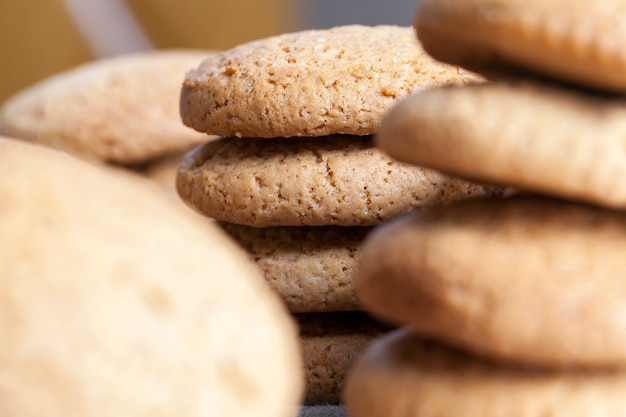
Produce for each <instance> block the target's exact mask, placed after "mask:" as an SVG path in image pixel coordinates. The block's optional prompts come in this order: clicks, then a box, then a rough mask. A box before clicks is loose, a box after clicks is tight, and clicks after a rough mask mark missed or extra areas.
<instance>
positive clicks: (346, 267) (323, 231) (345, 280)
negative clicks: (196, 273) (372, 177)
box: [219, 223, 371, 313]
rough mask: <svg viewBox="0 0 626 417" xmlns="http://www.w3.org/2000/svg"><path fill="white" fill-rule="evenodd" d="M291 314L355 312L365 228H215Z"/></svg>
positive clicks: (224, 225) (231, 225) (357, 302)
mask: <svg viewBox="0 0 626 417" xmlns="http://www.w3.org/2000/svg"><path fill="white" fill-rule="evenodd" d="M219 224H220V226H221V227H222V228H223V229H224V230H225V231H226V232H227V233H228V234H229V235H230V236H231V237H233V238H234V239H235V240H236V241H237V242H238V243H239V244H240V245H241V246H242V247H243V248H244V249H245V250H246V252H248V254H249V255H250V256H251V257H252V259H253V260H254V262H255V263H256V265H257V266H258V267H259V268H260V269H261V271H262V272H263V275H264V277H265V280H266V281H267V282H268V284H269V285H270V287H271V288H272V289H273V290H274V291H275V292H276V293H277V294H279V295H280V297H281V298H282V300H283V301H284V302H285V304H286V306H287V308H288V309H289V311H291V312H294V313H304V312H326V311H352V310H360V309H361V305H360V303H359V301H358V299H357V296H356V288H355V276H356V266H357V262H358V259H359V253H360V244H361V242H362V241H363V239H364V238H365V236H366V235H367V233H368V232H369V231H370V230H371V228H370V227H342V226H315V227H313V226H300V227H250V226H241V225H236V224H232V223H219Z"/></svg>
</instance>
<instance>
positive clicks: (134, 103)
mask: <svg viewBox="0 0 626 417" xmlns="http://www.w3.org/2000/svg"><path fill="white" fill-rule="evenodd" d="M212 54H213V52H212V51H187V50H163V51H153V52H143V53H137V54H131V55H122V56H119V57H115V58H109V59H102V60H99V61H93V62H89V63H87V64H83V65H81V66H78V67H76V68H74V69H71V70H68V71H65V72H62V73H59V74H57V75H55V76H52V77H50V78H48V79H45V80H43V81H41V82H39V83H38V84H35V85H33V86H32V87H30V88H28V89H26V90H24V91H22V92H20V93H18V94H17V95H15V96H14V97H12V98H10V99H9V100H8V101H6V102H5V103H4V104H3V106H2V108H1V109H0V134H3V135H5V136H9V137H15V138H18V139H24V140H28V141H31V142H36V143H40V144H43V145H47V146H50V147H53V148H58V149H62V150H65V151H68V152H70V153H74V154H77V155H80V156H81V157H85V158H89V159H92V160H98V161H105V162H115V163H119V164H140V163H143V162H146V161H148V160H150V159H153V158H155V157H159V156H161V155H163V154H167V153H171V152H176V151H184V150H187V149H189V148H190V147H191V146H193V145H194V144H200V143H203V142H205V141H206V140H208V139H207V135H203V134H200V133H198V132H195V131H194V130H193V129H190V128H188V127H186V126H184V125H183V124H182V122H181V120H180V114H179V105H178V104H179V98H180V89H181V85H182V82H183V79H184V77H185V72H186V71H187V70H189V69H191V68H194V67H196V66H197V65H198V64H199V63H200V62H201V61H202V60H203V59H204V58H206V57H208V56H211V55H212Z"/></svg>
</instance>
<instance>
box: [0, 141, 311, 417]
mask: <svg viewBox="0 0 626 417" xmlns="http://www.w3.org/2000/svg"><path fill="white" fill-rule="evenodd" d="M0 195H2V198H1V199H0V213H2V215H1V216H0V246H1V247H2V251H0V265H2V274H0V300H1V302H0V317H1V319H0V334H2V338H3V341H2V343H0V380H1V381H2V382H1V386H2V389H1V390H0V414H1V415H3V416H21V417H41V416H43V415H45V416H47V417H68V416H76V417H78V416H80V417H104V416H107V417H110V416H132V417H145V416H148V415H150V416H179V415H185V416H196V417H200V416H207V415H220V416H228V417H243V416H251V415H255V416H266V417H276V416H282V417H291V416H293V415H295V414H296V412H297V406H298V405H299V404H300V400H301V393H302V391H301V389H302V388H303V387H302V379H303V378H302V375H303V372H302V369H301V357H300V353H301V352H300V347H299V344H298V338H297V329H296V327H295V323H294V322H293V319H292V318H291V317H290V316H289V315H288V313H287V311H286V310H285V309H284V307H283V306H282V304H281V303H280V302H279V300H278V298H277V297H276V296H275V295H274V294H273V293H272V292H271V291H270V289H269V288H268V287H267V286H266V285H265V283H264V282H263V280H262V277H261V276H260V273H259V272H258V270H256V269H255V268H253V265H252V264H251V263H250V262H249V261H248V260H247V259H246V256H245V254H244V252H243V251H242V250H241V249H240V248H238V247H237V245H236V244H235V243H234V242H233V241H232V240H231V239H229V238H228V237H227V235H226V234H224V233H223V232H222V231H221V230H219V229H218V228H217V227H216V226H214V225H212V224H210V223H207V222H205V221H202V220H203V219H200V218H198V217H197V216H194V215H192V214H191V213H190V212H189V211H188V210H186V209H185V208H183V207H181V206H180V205H179V204H176V203H174V202H173V201H172V199H171V198H169V197H168V196H167V195H166V194H165V192H164V191H163V190H162V189H161V188H159V187H158V186H157V185H156V184H154V183H151V182H150V181H148V180H146V179H144V178H141V177H139V176H137V175H131V174H130V173H128V172H124V171H122V170H114V169H112V168H108V167H105V166H103V165H93V164H90V163H87V162H83V161H81V160H79V159H76V158H74V157H72V156H70V155H67V154H65V153H62V152H58V151H55V150H52V149H50V148H46V147H42V146H37V145H32V144H28V143H25V142H23V141H12V140H9V139H0Z"/></svg>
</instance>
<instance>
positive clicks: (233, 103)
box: [180, 25, 482, 138]
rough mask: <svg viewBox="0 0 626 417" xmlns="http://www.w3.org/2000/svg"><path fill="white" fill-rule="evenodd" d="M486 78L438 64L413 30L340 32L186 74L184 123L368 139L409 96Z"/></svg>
mask: <svg viewBox="0 0 626 417" xmlns="http://www.w3.org/2000/svg"><path fill="white" fill-rule="evenodd" d="M480 81H482V77H480V76H478V75H476V74H473V73H471V72H469V71H464V70H462V69H460V68H458V67H456V66H452V65H446V64H442V63H440V62H437V61H435V60H433V59H432V58H431V57H430V56H429V55H428V54H426V53H425V52H424V51H423V50H422V49H421V47H420V46H419V44H418V42H417V40H416V38H415V32H414V30H413V28H412V27H399V26H375V27H369V26H359V25H351V26H339V27H335V28H331V29H324V30H311V31H302V32H295V33H288V34H283V35H279V36H275V37H271V38H266V39H261V40H257V41H253V42H250V43H246V44H243V45H240V46H237V47H235V48H233V49H230V50H228V51H224V52H221V53H218V54H217V55H215V56H214V57H211V58H209V59H207V60H205V61H204V62H203V63H202V65H200V66H199V67H198V68H197V69H195V70H194V71H190V72H189V73H188V74H187V76H186V78H185V82H184V85H183V88H182V94H181V100H180V105H181V115H182V119H183V122H184V123H185V124H186V125H188V126H191V127H193V128H194V129H196V130H198V131H201V132H205V133H208V134H212V135H220V136H225V137H230V136H237V137H263V138H273V137H291V136H326V135H330V134H350V135H368V134H372V133H375V132H376V131H377V130H378V126H379V125H380V120H381V119H382V116H383V115H384V114H385V113H386V112H387V110H388V109H389V108H390V107H391V106H392V105H393V104H395V102H396V101H397V100H398V99H400V98H402V97H404V96H406V95H408V94H409V93H411V92H412V91H418V90H422V89H426V88H432V87H435V86H439V85H445V84H466V83H470V82H480Z"/></svg>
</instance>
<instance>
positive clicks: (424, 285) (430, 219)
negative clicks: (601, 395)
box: [357, 197, 626, 367]
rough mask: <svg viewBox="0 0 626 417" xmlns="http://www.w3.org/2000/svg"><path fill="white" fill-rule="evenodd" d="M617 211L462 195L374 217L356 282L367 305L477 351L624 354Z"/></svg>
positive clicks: (598, 360) (554, 358) (585, 359)
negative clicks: (383, 220)
mask: <svg viewBox="0 0 626 417" xmlns="http://www.w3.org/2000/svg"><path fill="white" fill-rule="evenodd" d="M624 253H626V212H621V211H610V210H607V209H601V208H596V207H592V206H584V205H576V204H573V203H567V202H563V201H558V200H550V199H541V198H537V197H534V198H530V197H527V198H518V197H512V198H510V199H501V200H497V201H496V200H472V201H464V202H459V203H454V204H450V205H447V206H444V207H438V208H436V209H431V210H424V211H422V212H418V213H413V214H410V215H407V216H404V217H402V218H399V219H395V220H393V221H391V222H389V223H387V224H385V225H382V226H379V227H378V228H377V229H375V230H374V231H373V232H371V233H370V234H369V235H368V237H367V238H366V240H365V242H364V244H363V247H362V249H361V257H360V262H359V266H358V274H357V292H358V296H359V298H360V301H361V303H362V304H363V305H364V307H365V308H366V309H367V310H368V311H370V312H371V313H372V314H374V315H375V316H377V317H381V318H383V319H386V320H389V321H391V322H394V323H397V324H406V325H410V326H411V327H412V328H414V329H415V330H416V331H419V332H421V333H423V334H425V335H429V336H432V337H436V338H439V339H441V340H444V341H447V342H449V343H451V344H454V345H458V346H461V347H464V348H466V349H469V350H471V351H473V352H475V353H478V354H480V355H484V356H489V357H493V358H498V359H501V360H507V361H512V362H517V363H522V364H528V365H541V366H546V367H565V366H585V367H605V366H623V365H624V364H626V326H624V317H626V301H625V300H626V285H625V284H624V281H623V280H622V279H620V278H619V277H621V276H624V275H626V262H624Z"/></svg>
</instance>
